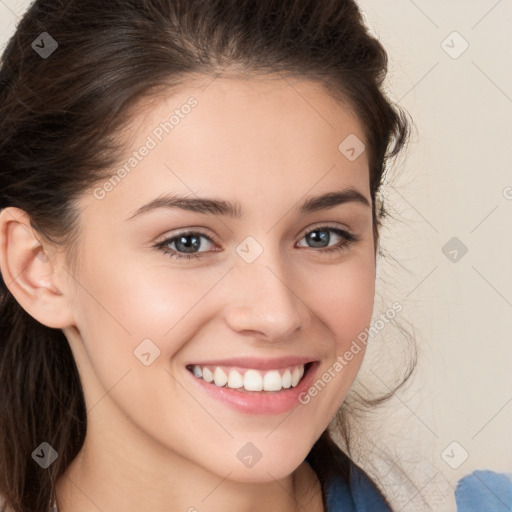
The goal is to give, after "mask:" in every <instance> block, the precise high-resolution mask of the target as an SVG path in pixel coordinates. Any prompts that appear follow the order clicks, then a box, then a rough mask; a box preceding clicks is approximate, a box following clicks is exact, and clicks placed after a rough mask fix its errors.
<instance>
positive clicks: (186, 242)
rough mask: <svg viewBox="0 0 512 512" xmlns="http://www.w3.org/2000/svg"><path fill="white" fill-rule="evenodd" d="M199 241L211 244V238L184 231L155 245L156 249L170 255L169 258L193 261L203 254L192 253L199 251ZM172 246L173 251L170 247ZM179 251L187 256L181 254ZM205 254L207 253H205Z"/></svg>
mask: <svg viewBox="0 0 512 512" xmlns="http://www.w3.org/2000/svg"><path fill="white" fill-rule="evenodd" d="M201 239H205V240H208V242H209V243H213V240H212V238H210V237H209V236H206V235H205V234H204V233H200V232H195V231H185V232H183V233H180V234H179V235H176V236H173V237H172V238H167V239H165V240H164V241H162V242H160V243H158V244H156V245H155V247H156V248H157V249H161V250H163V251H164V254H170V255H171V256H170V257H171V258H175V259H177V260H179V259H183V258H184V259H187V260H190V259H193V258H200V257H202V256H203V254H202V253H203V252H205V251H202V252H199V253H195V252H193V251H195V250H197V249H199V248H200V247H201V246H202V245H204V244H201ZM173 244H174V247H175V248H174V249H173V248H172V247H170V246H171V245H173ZM181 251H184V252H185V253H189V254H182V253H181ZM206 252H207V251H206Z"/></svg>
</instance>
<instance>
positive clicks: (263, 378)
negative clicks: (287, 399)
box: [186, 362, 313, 393]
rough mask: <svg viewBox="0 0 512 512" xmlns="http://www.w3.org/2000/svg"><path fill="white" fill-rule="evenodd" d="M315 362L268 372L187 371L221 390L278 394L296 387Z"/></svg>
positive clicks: (209, 368)
mask: <svg viewBox="0 0 512 512" xmlns="http://www.w3.org/2000/svg"><path fill="white" fill-rule="evenodd" d="M312 365H313V362H309V363H306V364H297V365H292V366H289V367H286V368H279V369H271V370H267V371H263V370H256V369H253V368H241V367H229V366H212V365H199V364H194V365H192V364H190V365H187V367H186V368H187V370H188V371H189V372H190V373H192V374H193V375H194V377H196V378H197V379H200V380H204V381H205V382H208V383H211V384H214V385H215V386H217V387H219V388H229V389H234V390H237V391H241V392H244V391H256V392H263V393H264V392H278V391H282V390H283V389H290V388H294V387H296V386H297V385H298V384H299V383H300V382H301V381H302V379H303V378H304V376H305V375H306V374H307V373H308V370H309V369H310V368H311V366H312Z"/></svg>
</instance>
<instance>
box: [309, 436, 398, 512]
mask: <svg viewBox="0 0 512 512" xmlns="http://www.w3.org/2000/svg"><path fill="white" fill-rule="evenodd" d="M315 446H316V445H315ZM306 461H307V462H308V463H309V465H310V466H311V467H312V468H313V470H314V471H315V473H316V474H317V475H318V479H319V480H320V484H321V486H322V494H323V496H324V506H325V512H391V508H390V507H389V505H388V504H387V503H386V500H385V499H384V497H383V496H382V494H381V493H380V491H379V490H378V489H377V487H376V486H375V484H374V483H373V482H372V481H371V480H370V478H369V477H368V476H367V475H366V473H365V472H364V471H363V470H362V469H361V468H360V467H359V466H357V465H356V464H355V463H354V462H353V461H351V460H350V459H349V457H348V456H347V455H346V454H345V453H343V452H342V451H341V450H340V449H339V448H338V447H337V446H335V445H334V444H332V448H331V449H330V450H322V452H321V453H318V452H315V447H313V449H312V450H311V452H310V453H309V454H308V456H307V457H306Z"/></svg>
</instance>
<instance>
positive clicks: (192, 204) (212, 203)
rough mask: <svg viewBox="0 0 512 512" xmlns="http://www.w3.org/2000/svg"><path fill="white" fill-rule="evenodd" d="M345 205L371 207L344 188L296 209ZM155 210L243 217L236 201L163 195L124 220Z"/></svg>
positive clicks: (307, 200)
mask: <svg viewBox="0 0 512 512" xmlns="http://www.w3.org/2000/svg"><path fill="white" fill-rule="evenodd" d="M345 203H359V204H362V205H364V206H367V207H370V206H371V205H370V202H369V201H368V199H366V197H365V196H364V195H363V194H361V192H359V191H358V190H356V189H354V188H346V189H343V190H340V191H337V192H327V193H325V194H322V195H319V196H314V197H309V198H308V199H306V200H305V201H304V202H303V203H302V204H301V205H300V207H298V212H299V214H301V215H305V214H307V213H312V212H316V211H319V210H325V209H328V208H333V207H334V206H337V205H339V204H345ZM157 208H178V209H181V210H186V211H190V212H196V213H203V214H209V213H210V214H214V215H221V216H225V217H233V218H237V219H240V218H241V217H242V216H243V214H242V207H241V205H240V203H239V202H237V201H235V202H230V201H225V200H223V199H214V198H208V197H186V196H182V195H179V194H165V195H162V196H160V197H157V198H156V199H153V200H152V201H150V202H149V203H147V204H145V205H143V206H141V207H140V208H138V209H137V211H136V212H135V213H134V214H133V215H131V216H130V217H128V218H127V219H126V220H130V219H133V218H134V217H136V216H138V215H140V214H142V213H146V212H149V211H151V210H155V209H157ZM296 209H297V208H296Z"/></svg>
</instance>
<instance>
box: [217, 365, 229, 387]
mask: <svg viewBox="0 0 512 512" xmlns="http://www.w3.org/2000/svg"><path fill="white" fill-rule="evenodd" d="M213 380H214V382H215V385H216V386H219V388H221V387H222V386H225V385H226V383H227V381H228V376H227V375H226V372H225V371H224V370H223V369H222V368H219V367H218V366H217V368H215V371H214V372H213Z"/></svg>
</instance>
